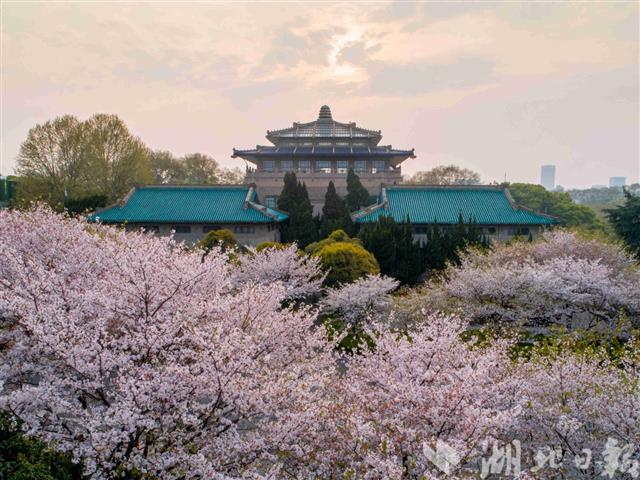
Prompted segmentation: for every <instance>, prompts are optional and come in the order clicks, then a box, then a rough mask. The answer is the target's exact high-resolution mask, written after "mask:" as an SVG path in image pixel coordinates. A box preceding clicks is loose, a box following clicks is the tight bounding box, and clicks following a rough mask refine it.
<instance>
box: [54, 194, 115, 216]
mask: <svg viewBox="0 0 640 480" xmlns="http://www.w3.org/2000/svg"><path fill="white" fill-rule="evenodd" d="M107 202H108V199H107V196H106V195H103V194H100V193H96V194H93V195H86V196H84V197H78V198H70V199H68V200H67V201H66V202H65V204H64V208H65V210H67V212H69V213H70V214H83V213H87V212H93V211H94V210H95V209H97V208H100V207H105V206H106V205H107Z"/></svg>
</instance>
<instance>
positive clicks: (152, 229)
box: [142, 225, 160, 233]
mask: <svg viewBox="0 0 640 480" xmlns="http://www.w3.org/2000/svg"><path fill="white" fill-rule="evenodd" d="M142 229H143V230H144V231H145V232H150V233H158V232H159V231H160V227H159V226H158V225H142Z"/></svg>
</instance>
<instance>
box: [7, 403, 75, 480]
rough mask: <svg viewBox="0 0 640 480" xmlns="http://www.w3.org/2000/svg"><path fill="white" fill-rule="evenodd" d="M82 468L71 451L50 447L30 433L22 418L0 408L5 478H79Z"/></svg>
mask: <svg viewBox="0 0 640 480" xmlns="http://www.w3.org/2000/svg"><path fill="white" fill-rule="evenodd" d="M82 478H83V476H82V469H81V467H80V466H79V465H76V464H74V463H73V461H72V459H71V455H70V454H68V453H60V452H56V451H55V450H52V449H50V448H49V447H48V446H47V445H46V444H45V443H43V442H40V441H38V440H35V439H33V438H30V437H27V436H26V435H24V434H22V433H21V431H20V422H19V421H18V420H16V419H14V418H13V417H12V416H11V415H10V414H9V413H7V412H0V479H2V480H4V479H6V480H80V479H82Z"/></svg>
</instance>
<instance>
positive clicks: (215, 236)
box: [198, 228, 237, 253]
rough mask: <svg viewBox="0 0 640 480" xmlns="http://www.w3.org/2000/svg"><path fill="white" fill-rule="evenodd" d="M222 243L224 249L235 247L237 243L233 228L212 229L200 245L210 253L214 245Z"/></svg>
mask: <svg viewBox="0 0 640 480" xmlns="http://www.w3.org/2000/svg"><path fill="white" fill-rule="evenodd" d="M217 245H220V246H221V247H222V249H223V250H224V249H227V248H230V247H235V246H236V245H237V242H236V236H235V235H234V234H233V232H232V231H231V230H227V229H226V228H223V229H220V230H212V231H210V232H209V233H207V234H206V235H205V236H204V238H203V239H202V240H200V241H199V242H198V247H200V248H201V249H202V250H204V251H205V253H208V252H209V251H210V250H211V249H212V248H213V247H215V246H217Z"/></svg>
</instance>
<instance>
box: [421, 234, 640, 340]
mask: <svg viewBox="0 0 640 480" xmlns="http://www.w3.org/2000/svg"><path fill="white" fill-rule="evenodd" d="M408 303H409V307H410V308H412V309H413V310H414V311H415V310H417V309H420V308H423V307H424V308H429V309H433V310H442V311H458V312H462V315H463V316H464V317H466V318H470V319H471V320H472V321H473V322H475V323H485V322H487V321H497V322H502V323H506V324H509V325H524V326H525V327H528V328H532V329H540V328H542V329H543V330H544V329H546V328H547V327H548V326H550V325H556V324H560V325H564V326H568V327H570V328H575V327H580V328H590V327H593V326H595V325H596V324H603V323H604V324H606V325H608V326H609V327H615V326H617V325H618V320H620V319H621V318H628V319H630V320H631V323H632V324H633V325H635V326H638V325H640V267H639V266H638V264H637V263H635V262H634V260H633V258H632V257H631V256H630V255H629V254H628V253H627V252H626V251H625V250H624V249H623V248H622V247H619V246H617V245H612V244H606V243H602V242H598V241H595V240H584V239H581V238H579V237H578V236H577V235H576V234H574V233H569V232H565V231H557V232H549V233H547V234H546V235H545V236H544V238H543V239H542V241H540V242H536V243H515V244H512V245H496V246H494V247H493V250H492V251H491V252H490V253H489V254H485V253H483V252H480V251H474V250H472V251H471V252H469V253H466V254H463V255H462V258H461V266H460V267H455V266H451V267H449V268H448V269H447V271H446V272H445V275H444V277H443V279H438V280H436V281H434V282H432V283H431V284H430V285H429V286H428V287H427V288H426V289H425V291H424V292H422V293H420V294H418V295H417V296H414V297H413V299H412V300H411V301H410V302H408ZM621 314H622V315H621Z"/></svg>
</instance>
